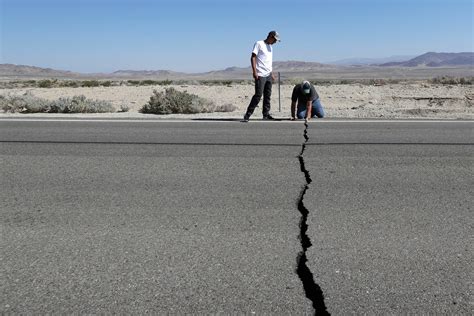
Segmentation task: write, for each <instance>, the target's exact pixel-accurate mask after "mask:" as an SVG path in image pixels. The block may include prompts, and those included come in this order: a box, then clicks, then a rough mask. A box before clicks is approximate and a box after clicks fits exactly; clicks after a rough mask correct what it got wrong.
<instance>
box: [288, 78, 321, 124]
mask: <svg viewBox="0 0 474 316" xmlns="http://www.w3.org/2000/svg"><path fill="white" fill-rule="evenodd" d="M295 110H296V113H295ZM295 114H296V115H295ZM296 117H297V118H298V119H305V120H307V121H309V120H310V119H311V118H312V117H319V118H323V117H324V110H323V106H322V105H321V102H320V101H319V95H318V93H317V92H316V89H315V88H314V86H313V85H312V84H311V83H310V82H309V81H306V80H305V81H303V82H302V83H299V84H297V85H296V86H295V87H294V88H293V94H292V95H291V120H295V119H296Z"/></svg>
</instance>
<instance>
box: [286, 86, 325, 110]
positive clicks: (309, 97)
mask: <svg viewBox="0 0 474 316" xmlns="http://www.w3.org/2000/svg"><path fill="white" fill-rule="evenodd" d="M316 99H319V95H318V93H317V92H316V89H315V88H314V86H313V85H311V89H310V92H309V94H305V93H304V92H303V84H302V83H300V84H297V85H296V86H295V87H294V88H293V94H292V95H291V101H292V102H296V101H298V104H305V105H306V102H308V101H314V100H316Z"/></svg>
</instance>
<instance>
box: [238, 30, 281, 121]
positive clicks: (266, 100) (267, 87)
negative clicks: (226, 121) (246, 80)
mask: <svg viewBox="0 0 474 316" xmlns="http://www.w3.org/2000/svg"><path fill="white" fill-rule="evenodd" d="M277 41H280V35H279V34H278V33H277V32H276V31H271V32H270V33H268V36H267V38H266V39H265V40H263V41H258V42H256V43H255V45H254V46H253V50H252V56H251V57H250V62H251V64H252V72H253V79H255V94H254V96H253V97H252V100H250V104H249V106H248V107H247V112H246V113H245V115H244V119H243V121H242V122H248V121H249V119H250V116H251V115H252V114H253V111H254V110H255V108H256V107H257V105H258V103H259V102H260V99H261V98H262V95H263V108H262V114H263V119H264V120H273V117H272V116H271V115H270V97H271V95H272V80H275V77H274V76H273V72H272V64H273V49H272V45H273V44H275V43H276V42H277Z"/></svg>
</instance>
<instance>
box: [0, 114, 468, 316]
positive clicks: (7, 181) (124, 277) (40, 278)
mask: <svg viewBox="0 0 474 316" xmlns="http://www.w3.org/2000/svg"><path fill="white" fill-rule="evenodd" d="M473 126H474V124H473V122H461V121H452V122H438V121H437V122H426V121H424V122H404V121H399V122H397V121H368V122H367V121H365V122H364V121H358V122H356V121H350V122H344V121H331V120H322V121H313V122H311V123H310V124H309V125H308V128H307V129H306V126H305V125H304V124H303V123H302V122H250V123H246V124H245V123H240V122H235V121H221V122H219V121H214V122H207V121H195V122H191V121H189V122H181V121H170V122H169V121H138V122H135V121H81V120H78V121H75V120H72V121H58V120H51V121H39V120H38V121H36V120H21V121H11V120H0V159H1V165H0V171H1V179H0V185H1V187H2V190H0V197H1V200H2V204H1V205H2V206H1V210H0V225H1V226H0V228H1V231H0V234H1V236H0V237H1V238H0V247H1V248H0V250H1V253H0V254H1V256H0V260H1V267H0V269H1V270H0V291H1V292H0V293H1V300H0V312H1V313H23V314H32V313H33V314H36V313H81V314H82V313H89V314H90V313H92V314H99V313H127V314H128V313H145V312H151V313H157V312H162V313H163V312H169V313H180V314H181V313H219V312H223V313H233V312H239V313H250V314H252V313H277V314H295V313H298V314H312V313H313V312H314V307H313V306H315V307H316V309H317V310H318V311H324V310H327V311H328V312H329V313H332V314H335V315H338V314H347V313H418V312H423V313H449V314H452V313H458V314H463V313H466V314H468V313H471V312H472V292H471V288H470V286H471V284H472V268H471V262H472V246H471V242H470V240H472V214H471V213H472V212H471V205H472V189H471V187H472V162H473V161H472V157H473V156H472V154H473V143H474V142H473V136H474V135H473ZM305 130H306V131H307V134H306V135H307V138H305V137H304V136H305V133H304V132H305ZM308 180H309V181H308ZM307 182H310V183H309V184H307ZM305 209H306V210H307V211H308V215H307V216H306V215H305V214H304V210H305ZM302 219H303V225H300V222H301V221H302ZM305 223H306V224H307V226H308V228H307V230H306V228H305V225H304V224H305ZM300 226H301V227H300ZM301 237H303V239H305V238H306V237H308V238H309V239H310V242H311V244H312V246H311V247H309V248H307V249H306V248H304V249H305V250H306V251H305V252H302V251H303V247H302V244H304V242H302V241H301V240H300V239H301ZM302 254H303V255H304V257H305V258H307V260H308V261H307V262H302V261H304V260H302V259H301V258H302ZM302 265H305V266H306V267H307V268H308V269H309V270H307V272H308V271H309V274H304V273H303V274H300V273H299V271H300V270H301V268H302ZM303 284H304V285H303ZM314 288H316V289H317V290H318V289H319V290H320V292H319V294H318V293H314V291H312V289H314Z"/></svg>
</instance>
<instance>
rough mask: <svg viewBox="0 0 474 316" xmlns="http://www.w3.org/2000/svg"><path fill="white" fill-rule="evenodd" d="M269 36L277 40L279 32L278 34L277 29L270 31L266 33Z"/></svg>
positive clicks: (278, 39)
mask: <svg viewBox="0 0 474 316" xmlns="http://www.w3.org/2000/svg"><path fill="white" fill-rule="evenodd" d="M270 36H271V37H273V38H274V39H276V40H277V41H280V34H278V32H277V31H271V32H270V33H268V37H270Z"/></svg>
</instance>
